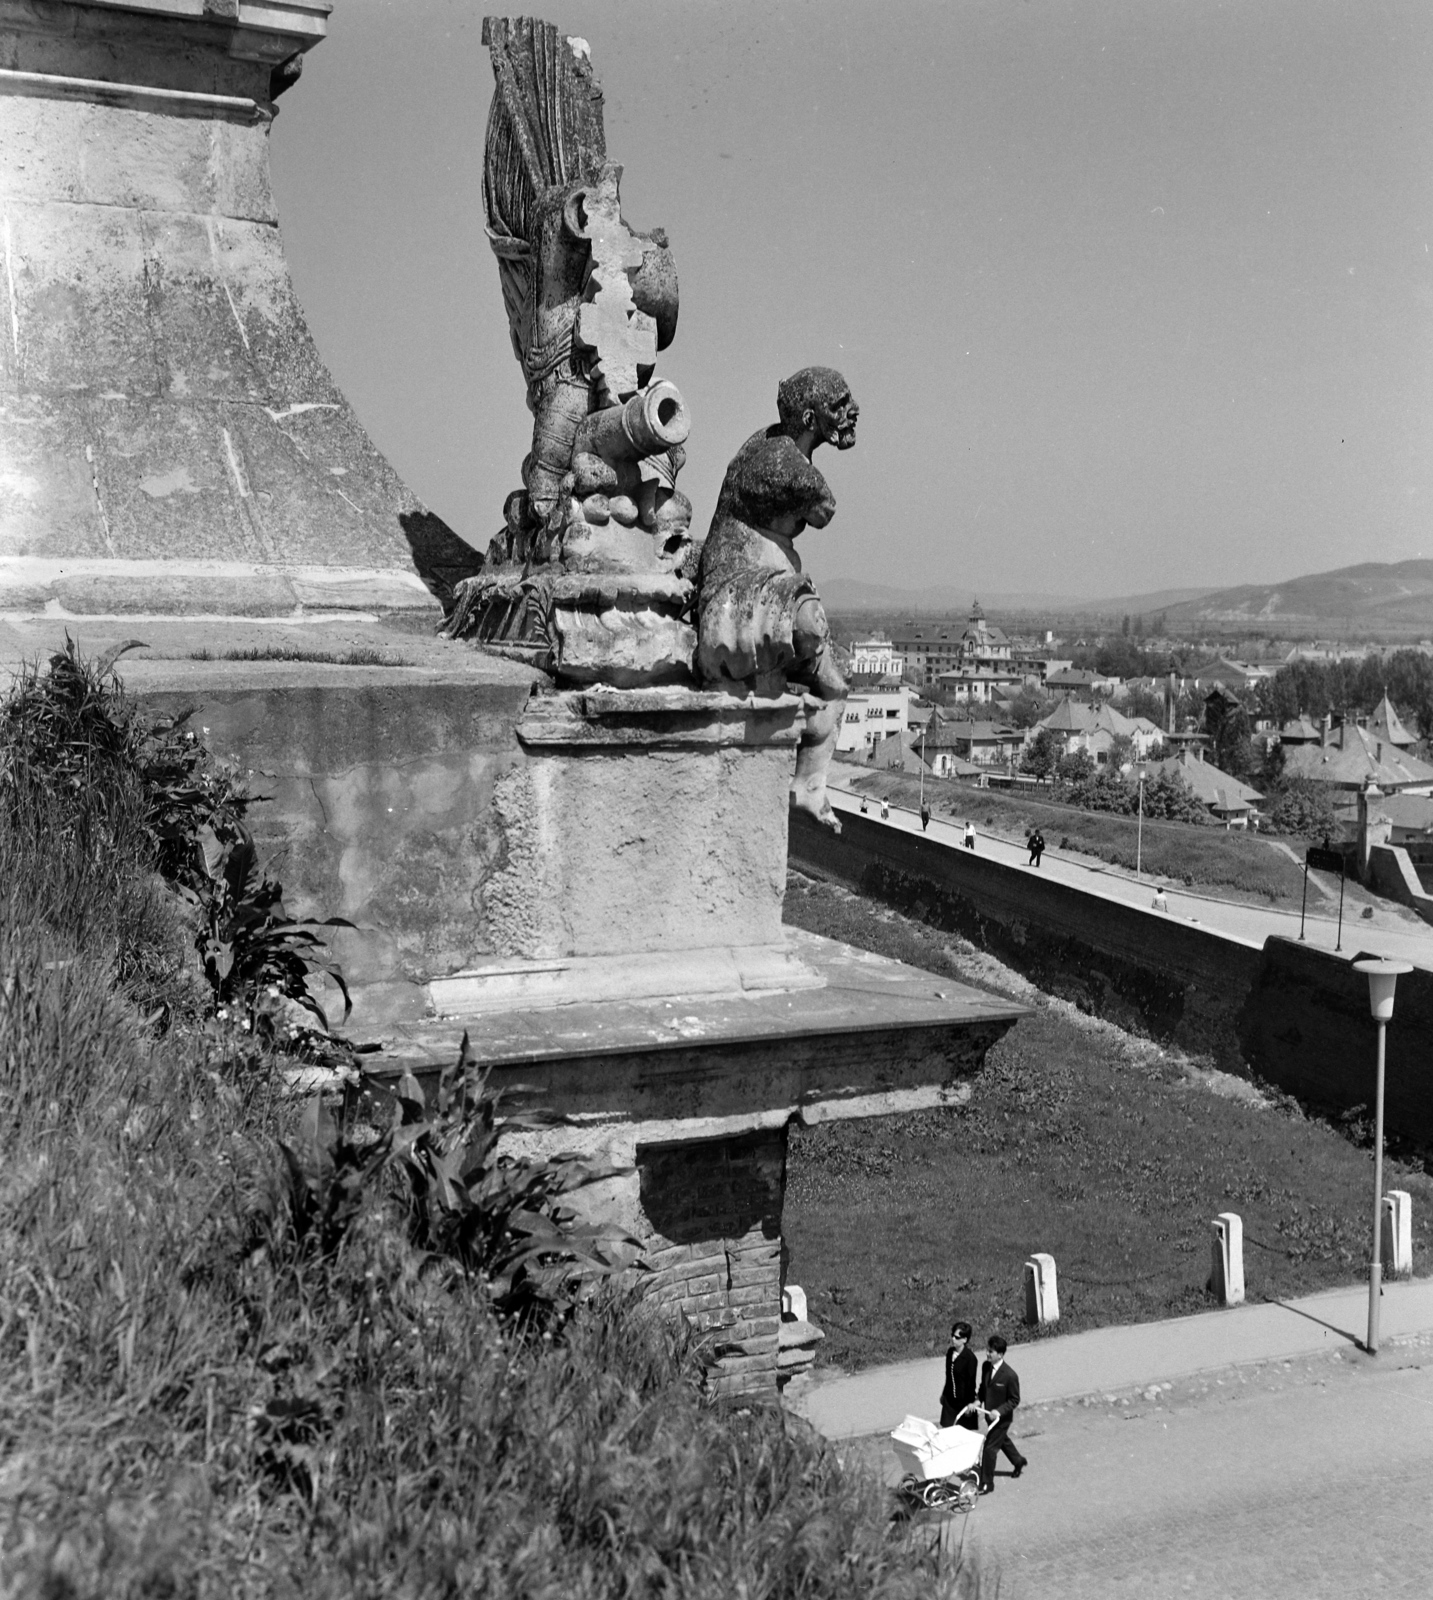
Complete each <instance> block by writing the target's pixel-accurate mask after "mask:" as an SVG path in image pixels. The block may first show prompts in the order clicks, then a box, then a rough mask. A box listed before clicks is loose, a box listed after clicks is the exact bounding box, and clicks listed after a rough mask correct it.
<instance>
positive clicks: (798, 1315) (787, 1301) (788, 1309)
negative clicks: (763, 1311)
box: [767, 1283, 808, 1322]
mask: <svg viewBox="0 0 1433 1600" xmlns="http://www.w3.org/2000/svg"><path fill="white" fill-rule="evenodd" d="M767 1303H768V1304H770V1302H769V1301H768V1302H767ZM781 1319H782V1321H783V1322H806V1321H807V1320H808V1318H807V1316H806V1291H805V1290H804V1289H803V1288H802V1287H801V1285H800V1284H799V1283H788V1284H787V1285H786V1287H785V1288H784V1289H783V1290H782V1291H781Z"/></svg>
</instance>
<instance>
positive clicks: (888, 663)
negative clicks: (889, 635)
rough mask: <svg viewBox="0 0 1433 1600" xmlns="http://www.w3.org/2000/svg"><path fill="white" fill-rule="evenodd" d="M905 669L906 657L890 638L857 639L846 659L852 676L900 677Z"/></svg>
mask: <svg viewBox="0 0 1433 1600" xmlns="http://www.w3.org/2000/svg"><path fill="white" fill-rule="evenodd" d="M905 670H906V665H905V657H904V656H903V655H902V654H901V653H900V652H899V651H898V650H897V649H896V647H895V646H894V645H893V644H892V643H891V641H890V640H889V639H881V638H871V639H857V640H856V641H855V642H854V643H853V644H852V645H851V648H850V653H849V655H848V657H847V661H846V672H847V675H848V676H849V677H852V678H889V677H896V678H899V677H900V676H901V675H902V674H903V673H904V672H905Z"/></svg>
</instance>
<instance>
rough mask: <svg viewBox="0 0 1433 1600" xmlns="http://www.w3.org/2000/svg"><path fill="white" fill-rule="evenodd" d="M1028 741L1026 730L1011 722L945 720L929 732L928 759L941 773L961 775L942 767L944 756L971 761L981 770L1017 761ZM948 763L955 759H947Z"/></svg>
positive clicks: (927, 736) (947, 764)
mask: <svg viewBox="0 0 1433 1600" xmlns="http://www.w3.org/2000/svg"><path fill="white" fill-rule="evenodd" d="M1024 743H1025V735H1024V733H1023V732H1022V731H1021V730H1020V729H1019V728H1012V727H1011V726H1010V725H1009V724H1008V723H1003V722H963V721H954V720H953V721H950V722H945V721H942V722H941V723H940V725H939V727H936V728H932V729H929V730H928V731H927V733H926V760H927V761H929V762H930V764H931V770H932V771H934V772H937V773H939V774H940V776H942V777H946V776H954V777H959V776H961V775H962V774H960V773H958V772H955V771H953V770H952V771H950V772H946V771H943V770H942V758H943V757H951V758H954V760H955V761H960V762H964V763H967V764H969V765H972V766H974V767H975V768H976V770H977V771H979V770H982V769H985V768H989V767H993V766H1007V765H1009V764H1010V763H1012V762H1014V761H1015V760H1016V759H1017V758H1018V756H1019V754H1020V751H1021V748H1022V747H1023V745H1024ZM944 765H946V766H951V765H952V763H951V762H949V761H946V762H945V763H944Z"/></svg>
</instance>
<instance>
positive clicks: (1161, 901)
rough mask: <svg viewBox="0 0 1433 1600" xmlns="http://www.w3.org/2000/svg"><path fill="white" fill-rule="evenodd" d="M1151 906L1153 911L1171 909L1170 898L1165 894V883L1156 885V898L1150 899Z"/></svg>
mask: <svg viewBox="0 0 1433 1600" xmlns="http://www.w3.org/2000/svg"><path fill="white" fill-rule="evenodd" d="M1149 908H1150V910H1151V911H1168V910H1169V899H1168V897H1167V896H1166V895H1165V892H1164V885H1163V884H1158V885H1156V887H1155V891H1154V899H1153V900H1152V901H1150V906H1149Z"/></svg>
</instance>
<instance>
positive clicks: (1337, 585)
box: [1126, 561, 1433, 637]
mask: <svg viewBox="0 0 1433 1600" xmlns="http://www.w3.org/2000/svg"><path fill="white" fill-rule="evenodd" d="M1126 609H1133V606H1132V603H1131V604H1130V605H1127V606H1126ZM1142 609H1145V610H1160V611H1163V613H1164V616H1165V626H1166V628H1167V630H1168V631H1169V632H1170V633H1173V634H1179V633H1190V632H1198V631H1199V629H1200V627H1201V626H1204V627H1218V628H1220V629H1221V630H1224V631H1230V630H1231V629H1236V628H1237V629H1245V630H1247V631H1249V632H1251V633H1255V632H1258V633H1262V632H1269V631H1276V632H1279V633H1282V634H1285V635H1290V634H1308V633H1313V634H1319V635H1335V636H1336V635H1341V634H1368V635H1380V634H1389V635H1396V634H1402V635H1415V636H1420V637H1421V636H1428V637H1433V561H1393V562H1384V561H1365V562H1362V563H1360V564H1359V565H1358V566H1356V567H1340V568H1339V569H1338V570H1337V571H1335V572H1318V573H1314V574H1312V575H1310V576H1308V577H1303V578H1290V579H1289V581H1288V582H1287V583H1276V584H1243V585H1241V586H1239V587H1238V588H1234V589H1215V590H1212V591H1208V592H1206V593H1204V594H1202V595H1199V596H1197V597H1196V598H1193V599H1190V600H1186V601H1183V602H1181V603H1178V604H1175V605H1171V606H1169V607H1168V608H1167V610H1166V609H1165V608H1163V607H1151V606H1146V607H1144V608H1142Z"/></svg>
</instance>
